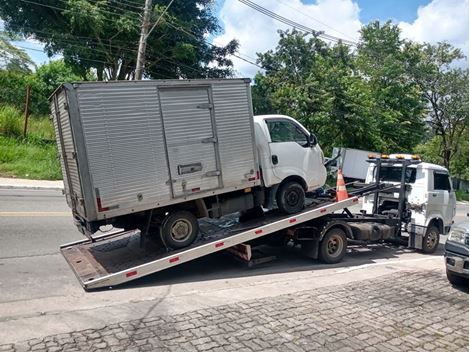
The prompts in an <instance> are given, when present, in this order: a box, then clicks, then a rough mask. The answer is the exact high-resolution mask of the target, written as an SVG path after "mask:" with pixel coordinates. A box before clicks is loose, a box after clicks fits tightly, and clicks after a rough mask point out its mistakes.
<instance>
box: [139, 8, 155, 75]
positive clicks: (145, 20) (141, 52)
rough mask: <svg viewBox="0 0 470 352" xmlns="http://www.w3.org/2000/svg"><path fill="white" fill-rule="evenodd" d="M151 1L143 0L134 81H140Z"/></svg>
mask: <svg viewBox="0 0 470 352" xmlns="http://www.w3.org/2000/svg"><path fill="white" fill-rule="evenodd" d="M151 7H152V0H145V5H144V17H143V19H142V29H141V31H140V40H139V50H138V52H137V66H136V68H135V79H136V80H139V79H142V72H143V68H144V62H145V49H146V47H147V33H148V32H149V27H150V12H151Z"/></svg>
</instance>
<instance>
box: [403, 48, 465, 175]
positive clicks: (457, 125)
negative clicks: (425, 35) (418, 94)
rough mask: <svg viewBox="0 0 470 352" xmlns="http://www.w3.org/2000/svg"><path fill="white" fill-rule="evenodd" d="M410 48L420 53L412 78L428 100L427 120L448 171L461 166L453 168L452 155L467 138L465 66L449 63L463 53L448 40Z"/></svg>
mask: <svg viewBox="0 0 470 352" xmlns="http://www.w3.org/2000/svg"><path fill="white" fill-rule="evenodd" d="M413 49H414V50H415V51H416V52H417V53H418V54H419V55H420V59H419V60H418V61H416V63H415V65H413V66H412V67H411V69H412V74H413V79H414V81H415V82H416V83H417V84H418V85H419V86H420V88H421V91H422V94H423V98H424V99H425V101H426V103H427V108H428V110H427V113H428V114H427V119H426V121H427V123H428V125H429V126H430V128H431V130H432V132H433V133H434V135H435V136H436V138H434V143H435V142H436V141H439V149H438V150H436V152H437V155H438V156H439V159H440V160H439V163H441V164H443V165H444V166H445V167H446V168H450V169H451V171H457V170H462V167H461V166H460V167H457V168H456V169H455V170H452V169H453V167H452V165H456V163H453V159H454V157H456V156H457V155H461V156H462V151H461V148H463V144H462V140H467V134H468V78H469V77H468V69H466V70H462V69H460V68H456V67H452V63H453V62H454V61H455V60H458V59H461V58H463V54H462V52H461V51H460V50H459V49H456V48H454V47H452V46H451V45H450V44H448V43H438V44H437V45H430V44H426V45H414V46H413ZM467 142H468V140H467ZM467 145H468V143H467ZM467 152H468V150H465V151H464V154H467ZM467 160H468V156H467ZM457 164H461V163H458V162H457ZM467 168H468V161H467ZM460 172H461V171H460ZM460 172H459V173H460ZM467 172H468V171H467ZM467 177H468V176H467Z"/></svg>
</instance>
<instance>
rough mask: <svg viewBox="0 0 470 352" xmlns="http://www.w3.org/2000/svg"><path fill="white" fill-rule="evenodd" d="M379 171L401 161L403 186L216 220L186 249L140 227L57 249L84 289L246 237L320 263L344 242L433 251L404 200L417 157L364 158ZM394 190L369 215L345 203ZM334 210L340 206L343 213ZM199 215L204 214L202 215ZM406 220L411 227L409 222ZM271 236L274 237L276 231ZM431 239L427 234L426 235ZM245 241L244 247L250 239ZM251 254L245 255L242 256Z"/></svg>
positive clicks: (366, 188)
mask: <svg viewBox="0 0 470 352" xmlns="http://www.w3.org/2000/svg"><path fill="white" fill-rule="evenodd" d="M369 162H373V163H376V165H377V168H378V169H379V170H380V167H381V166H382V165H387V163H393V165H395V166H396V165H397V163H399V164H401V165H402V182H401V184H399V185H397V184H396V183H395V184H387V183H383V182H379V181H376V182H375V183H372V184H368V185H360V188H358V189H356V190H354V191H352V192H350V197H349V198H347V199H345V200H341V201H336V197H335V191H334V190H330V191H329V192H325V193H323V195H320V196H318V197H316V198H314V199H310V200H309V203H308V204H306V206H305V208H304V210H303V211H301V212H299V213H297V214H293V215H285V214H283V213H282V212H280V211H278V210H272V211H269V212H265V213H264V214H262V215H260V216H257V217H255V218H253V219H251V220H246V221H234V222H233V224H232V226H221V227H217V225H216V226H215V228H216V229H215V230H213V231H206V233H204V232H203V231H201V233H200V235H199V238H198V239H197V240H196V241H195V242H194V243H193V244H192V245H190V246H189V247H186V248H182V249H178V250H171V249H169V248H166V247H165V246H162V243H161V242H158V236H148V235H147V236H146V235H143V234H141V231H140V230H139V229H136V230H131V231H123V232H115V233H111V234H104V235H100V236H97V237H94V238H92V239H85V240H82V241H77V242H73V243H69V244H65V245H63V246H61V252H62V254H63V256H64V257H65V259H66V261H67V262H68V263H69V265H70V267H71V268H72V270H73V271H74V273H75V275H76V276H77V278H78V280H79V282H80V283H81V285H82V286H83V288H84V289H85V290H92V289H98V288H104V287H113V286H116V285H119V284H123V283H125V282H129V281H132V280H135V279H138V278H141V277H143V276H146V275H150V274H153V273H156V272H159V271H162V270H165V269H167V268H171V267H174V266H177V265H180V264H183V263H187V262H190V261H192V260H194V259H197V258H200V257H203V256H206V255H209V254H212V253H215V252H219V251H222V250H226V249H229V248H232V251H233V249H234V248H236V247H235V246H237V245H243V244H246V243H248V244H249V243H256V242H260V241H261V240H264V239H269V238H271V239H274V240H276V238H282V239H283V241H284V242H286V241H291V242H293V243H294V244H298V245H300V247H301V249H302V252H303V253H304V254H306V255H307V256H308V257H310V258H313V259H320V260H322V261H323V262H326V263H338V262H340V261H341V260H342V259H343V257H344V256H345V254H346V248H347V244H348V243H350V244H359V245H367V244H370V243H384V242H388V243H390V242H391V243H398V244H401V245H405V246H408V247H409V248H415V249H418V250H421V251H423V252H425V253H433V252H434V251H435V250H436V249H437V246H438V244H439V241H438V240H437V241H435V240H432V241H431V240H430V239H431V237H430V235H429V233H426V234H422V233H419V232H413V226H412V225H413V221H414V219H413V218H412V215H411V212H410V210H409V204H408V202H407V195H406V194H407V187H408V186H409V185H407V184H406V183H405V181H404V180H405V173H406V169H407V167H408V166H410V165H413V164H418V163H420V162H421V161H420V160H382V159H381V158H380V156H379V157H377V158H373V159H370V160H369ZM387 192H388V194H391V193H393V194H397V193H398V194H399V198H398V200H399V202H397V204H398V209H396V210H395V211H390V210H388V211H386V212H383V213H381V212H380V211H378V210H377V209H378V207H377V206H375V207H374V211H373V213H372V214H366V213H365V212H361V213H360V214H352V213H351V212H350V211H349V210H348V207H350V206H353V205H355V204H357V203H358V202H359V199H360V198H361V197H363V196H366V195H370V194H374V203H376V204H378V203H379V202H380V197H381V196H387ZM341 210H342V212H341V213H339V211H341ZM201 221H203V220H201ZM410 225H411V226H410ZM275 236H277V237H275ZM428 237H429V238H428ZM248 246H249V245H248ZM248 259H249V258H248Z"/></svg>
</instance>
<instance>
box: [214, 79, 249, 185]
mask: <svg viewBox="0 0 470 352" xmlns="http://www.w3.org/2000/svg"><path fill="white" fill-rule="evenodd" d="M249 89H250V87H249V83H247V82H242V83H240V84H228V83H225V84H224V83H219V84H214V85H213V86H212V96H213V100H214V115H215V120H216V126H217V137H218V141H219V153H220V160H221V171H222V182H223V184H224V187H232V186H238V187H241V188H242V187H249V186H250V185H253V183H252V182H251V183H250V182H248V179H250V178H252V177H254V176H256V170H257V169H258V167H257V164H256V154H255V149H254V127H253V113H252V111H251V102H250V100H251V98H250V95H249Z"/></svg>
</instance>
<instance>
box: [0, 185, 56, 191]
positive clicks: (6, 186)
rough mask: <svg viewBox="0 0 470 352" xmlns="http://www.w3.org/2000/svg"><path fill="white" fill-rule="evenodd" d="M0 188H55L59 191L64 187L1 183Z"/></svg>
mask: <svg viewBox="0 0 470 352" xmlns="http://www.w3.org/2000/svg"><path fill="white" fill-rule="evenodd" d="M0 189H33V190H40V189H43V190H47V189H50V190H57V191H61V190H63V189H64V187H60V186H30V185H2V184H0Z"/></svg>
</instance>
